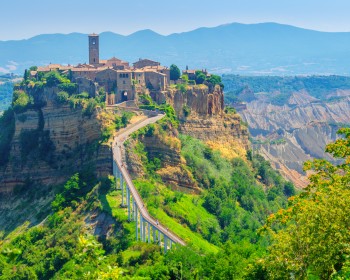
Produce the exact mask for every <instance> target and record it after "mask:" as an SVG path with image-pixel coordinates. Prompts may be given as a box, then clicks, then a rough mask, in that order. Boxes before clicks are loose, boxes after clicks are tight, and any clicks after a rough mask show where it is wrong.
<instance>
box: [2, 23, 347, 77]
mask: <svg viewBox="0 0 350 280" xmlns="http://www.w3.org/2000/svg"><path fill="white" fill-rule="evenodd" d="M100 41H101V42H100V44H101V47H100V48H101V57H102V58H109V57H112V56H116V57H119V58H121V59H123V60H127V61H130V62H134V61H136V60H138V58H140V57H142V58H151V59H155V60H158V61H160V62H161V63H162V64H164V65H170V64H171V63H175V64H177V65H178V66H180V67H181V68H185V66H186V65H189V67H190V68H207V69H209V70H210V71H212V72H216V73H235V74H246V75H248V74H249V75H262V74H263V75H272V74H274V75H296V74H340V75H349V74H350V56H349V53H350V32H342V33H330V32H319V31H313V30H306V29H302V28H297V27H293V26H289V25H282V24H276V23H261V24H240V23H232V24H227V25H221V26H218V27H214V28H199V29H196V30H193V31H190V32H184V33H179V34H171V35H168V36H163V35H160V34H157V33H155V32H153V31H151V30H142V31H138V32H136V33H133V34H131V35H128V36H123V35H118V34H114V33H111V32H105V33H102V34H101V39H100ZM87 60H88V53H87V36H86V34H79V33H72V34H68V35H62V34H50V35H39V36H36V37H33V38H30V39H28V40H20V41H0V72H6V71H10V72H16V73H21V72H23V70H24V69H25V68H27V67H29V66H31V65H43V64H48V63H50V62H51V63H63V64H77V63H79V62H82V63H83V62H87Z"/></svg>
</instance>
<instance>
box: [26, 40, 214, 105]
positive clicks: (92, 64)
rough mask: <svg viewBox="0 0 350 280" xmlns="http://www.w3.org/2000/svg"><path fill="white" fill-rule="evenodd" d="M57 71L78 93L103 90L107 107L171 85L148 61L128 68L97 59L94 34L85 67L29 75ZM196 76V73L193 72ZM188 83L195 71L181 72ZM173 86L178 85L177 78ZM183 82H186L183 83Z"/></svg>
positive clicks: (43, 70)
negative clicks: (71, 82) (77, 89)
mask: <svg viewBox="0 0 350 280" xmlns="http://www.w3.org/2000/svg"><path fill="white" fill-rule="evenodd" d="M51 71H59V72H60V73H61V74H64V75H66V76H67V77H68V78H69V79H70V80H72V81H73V82H75V83H76V84H77V85H78V88H79V92H83V91H86V92H89V93H90V95H93V94H94V93H93V92H95V91H97V89H99V88H101V87H103V88H104V90H105V92H106V93H107V98H106V103H107V105H113V104H117V103H120V102H123V101H129V100H135V99H137V96H138V95H139V94H142V93H145V91H146V90H151V91H165V90H166V89H167V88H168V87H169V86H170V85H171V84H174V82H173V81H171V80H172V79H171V73H170V72H171V71H170V68H169V67H166V66H162V65H161V64H160V63H159V62H157V61H153V60H150V59H141V58H140V59H139V60H138V61H136V62H134V63H133V64H132V66H130V64H129V62H126V61H123V60H121V59H118V58H116V57H112V58H110V59H107V60H102V59H100V41H99V35H98V34H90V35H89V64H86V63H84V64H78V65H74V66H73V65H61V64H49V65H47V66H42V67H38V68H37V69H36V70H32V71H30V73H29V74H30V77H31V78H37V77H38V73H48V72H51ZM199 72H200V73H201V76H203V75H204V78H207V77H210V74H208V73H207V71H206V70H201V71H199ZM197 73H198V71H197ZM183 75H185V76H187V77H188V79H189V80H193V81H194V80H195V79H196V70H189V69H188V67H187V69H186V70H184V71H183ZM176 80H177V83H180V84H181V82H182V80H181V79H180V77H177V78H176ZM185 82H186V81H185Z"/></svg>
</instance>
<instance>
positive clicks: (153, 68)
mask: <svg viewBox="0 0 350 280" xmlns="http://www.w3.org/2000/svg"><path fill="white" fill-rule="evenodd" d="M141 69H143V70H156V71H157V70H158V71H160V70H167V69H168V67H165V66H161V65H159V66H146V67H143V68H141Z"/></svg>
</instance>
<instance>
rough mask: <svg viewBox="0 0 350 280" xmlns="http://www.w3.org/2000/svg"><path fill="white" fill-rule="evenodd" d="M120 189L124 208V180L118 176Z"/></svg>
mask: <svg viewBox="0 0 350 280" xmlns="http://www.w3.org/2000/svg"><path fill="white" fill-rule="evenodd" d="M120 188H121V190H122V207H124V206H125V204H124V178H123V175H121V176H120Z"/></svg>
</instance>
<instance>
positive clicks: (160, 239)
mask: <svg viewBox="0 0 350 280" xmlns="http://www.w3.org/2000/svg"><path fill="white" fill-rule="evenodd" d="M161 243H162V236H161V235H160V230H158V244H159V246H161Z"/></svg>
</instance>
